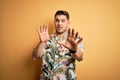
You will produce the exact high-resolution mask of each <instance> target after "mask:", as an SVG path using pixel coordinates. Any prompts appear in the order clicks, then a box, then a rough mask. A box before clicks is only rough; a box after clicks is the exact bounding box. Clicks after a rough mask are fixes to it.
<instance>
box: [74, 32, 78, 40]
mask: <svg viewBox="0 0 120 80" xmlns="http://www.w3.org/2000/svg"><path fill="white" fill-rule="evenodd" d="M77 38H78V32H76V34H75V40H76V39H77Z"/></svg>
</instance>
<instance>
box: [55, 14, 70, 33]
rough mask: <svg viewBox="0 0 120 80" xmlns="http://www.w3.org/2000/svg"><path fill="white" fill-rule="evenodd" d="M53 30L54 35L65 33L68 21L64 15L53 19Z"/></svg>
mask: <svg viewBox="0 0 120 80" xmlns="http://www.w3.org/2000/svg"><path fill="white" fill-rule="evenodd" d="M54 23H55V29H56V33H58V34H62V33H64V32H66V31H67V27H68V26H69V20H68V19H67V17H66V16H65V15H57V16H56V17H55V21H54Z"/></svg>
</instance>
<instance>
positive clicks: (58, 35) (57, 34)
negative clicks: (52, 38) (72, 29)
mask: <svg viewBox="0 0 120 80" xmlns="http://www.w3.org/2000/svg"><path fill="white" fill-rule="evenodd" d="M65 33H66V31H65V32H64V33H61V34H60V33H56V36H57V37H58V38H60V37H62V36H63V35H64V34H65Z"/></svg>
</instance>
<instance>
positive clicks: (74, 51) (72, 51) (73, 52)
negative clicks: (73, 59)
mask: <svg viewBox="0 0 120 80" xmlns="http://www.w3.org/2000/svg"><path fill="white" fill-rule="evenodd" d="M69 51H70V53H72V54H75V53H76V52H77V50H69Z"/></svg>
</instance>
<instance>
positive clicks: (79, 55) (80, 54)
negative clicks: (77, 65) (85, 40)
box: [72, 49, 84, 61]
mask: <svg viewBox="0 0 120 80" xmlns="http://www.w3.org/2000/svg"><path fill="white" fill-rule="evenodd" d="M83 54H84V52H83V51H82V50H80V49H78V50H77V52H76V53H73V54H72V56H73V57H74V58H75V59H76V60H77V61H81V60H83Z"/></svg>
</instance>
